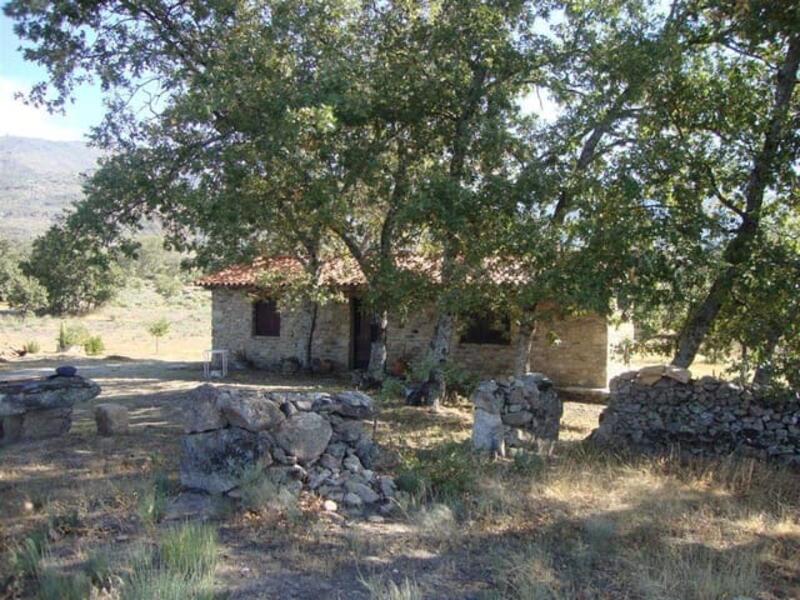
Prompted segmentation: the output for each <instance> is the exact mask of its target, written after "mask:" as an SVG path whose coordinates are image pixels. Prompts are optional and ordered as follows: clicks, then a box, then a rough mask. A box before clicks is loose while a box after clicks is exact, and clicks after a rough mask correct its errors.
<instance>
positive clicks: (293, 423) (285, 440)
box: [275, 412, 333, 464]
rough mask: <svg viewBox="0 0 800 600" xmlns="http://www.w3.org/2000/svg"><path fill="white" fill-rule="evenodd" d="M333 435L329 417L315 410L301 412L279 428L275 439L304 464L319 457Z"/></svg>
mask: <svg viewBox="0 0 800 600" xmlns="http://www.w3.org/2000/svg"><path fill="white" fill-rule="evenodd" d="M331 435H333V429H332V428H331V424H330V423H329V422H328V421H327V419H325V418H323V417H322V416H320V415H318V414H317V413H313V412H299V413H297V414H295V415H293V416H292V417H290V418H289V419H287V420H286V422H285V423H283V425H282V426H281V427H280V429H279V430H278V432H277V434H276V436H275V439H276V440H277V442H278V444H279V445H280V447H281V448H283V450H285V451H286V452H287V453H288V454H290V455H292V456H294V457H296V458H297V460H298V461H299V462H300V463H302V464H307V463H310V462H312V461H314V460H316V459H318V458H319V457H320V456H321V455H322V453H323V452H325V448H326V447H327V446H328V442H329V441H330V439H331Z"/></svg>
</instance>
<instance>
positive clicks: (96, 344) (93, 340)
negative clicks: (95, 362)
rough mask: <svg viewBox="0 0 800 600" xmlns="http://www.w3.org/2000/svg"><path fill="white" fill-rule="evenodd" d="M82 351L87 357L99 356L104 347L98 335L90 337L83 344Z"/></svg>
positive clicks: (104, 349)
mask: <svg viewBox="0 0 800 600" xmlns="http://www.w3.org/2000/svg"><path fill="white" fill-rule="evenodd" d="M83 351H84V352H86V355H87V356H99V355H101V354H103V352H105V351H106V345H105V344H104V343H103V338H101V337H100V336H99V335H90V336H89V337H87V338H86V340H85V341H84V342H83Z"/></svg>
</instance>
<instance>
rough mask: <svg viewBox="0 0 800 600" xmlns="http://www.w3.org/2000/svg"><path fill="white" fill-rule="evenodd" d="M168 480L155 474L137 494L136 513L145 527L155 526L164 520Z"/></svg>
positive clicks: (168, 489) (167, 499)
mask: <svg viewBox="0 0 800 600" xmlns="http://www.w3.org/2000/svg"><path fill="white" fill-rule="evenodd" d="M169 492H170V484H169V480H168V479H167V478H166V477H165V476H163V475H160V474H156V475H155V476H154V477H153V478H152V480H151V481H149V482H148V483H147V485H145V486H144V487H143V488H142V489H141V490H140V492H139V495H138V499H137V503H136V512H137V513H138V515H139V518H140V519H141V520H142V522H143V523H144V524H145V525H155V524H156V523H158V522H160V521H161V519H163V518H164V513H165V511H166V508H167V502H168V501H169Z"/></svg>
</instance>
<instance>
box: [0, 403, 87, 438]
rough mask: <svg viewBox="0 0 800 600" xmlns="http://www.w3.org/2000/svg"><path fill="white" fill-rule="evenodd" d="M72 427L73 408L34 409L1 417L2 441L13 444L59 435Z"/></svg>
mask: <svg viewBox="0 0 800 600" xmlns="http://www.w3.org/2000/svg"><path fill="white" fill-rule="evenodd" d="M71 427H72V408H71V407H67V408H51V409H49V410H33V411H31V412H28V413H25V414H23V415H12V416H10V417H5V418H3V419H0V443H3V444H12V443H15V442H28V441H32V440H42V439H47V438H51V437H57V436H60V435H64V434H65V433H67V432H68V431H69V430H70V428H71Z"/></svg>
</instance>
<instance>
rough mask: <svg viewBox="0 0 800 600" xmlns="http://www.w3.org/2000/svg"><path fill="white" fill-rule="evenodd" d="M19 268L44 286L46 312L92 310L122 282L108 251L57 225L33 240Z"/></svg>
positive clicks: (120, 273)
mask: <svg viewBox="0 0 800 600" xmlns="http://www.w3.org/2000/svg"><path fill="white" fill-rule="evenodd" d="M23 270H24V271H25V273H26V274H27V275H29V276H31V277H34V278H35V279H36V280H37V281H38V282H39V283H40V284H41V285H42V286H44V288H45V289H46V290H47V298H48V306H47V309H48V312H50V313H52V314H56V315H60V314H81V313H85V312H87V311H89V310H92V309H93V308H95V307H97V306H100V305H102V304H104V303H106V302H108V301H109V300H110V299H111V298H112V297H113V296H114V293H115V292H116V291H117V290H118V289H119V288H120V287H121V286H122V282H123V277H122V272H121V270H120V269H119V267H118V265H117V264H116V262H115V259H114V258H113V257H112V256H111V255H110V254H109V253H108V252H106V251H102V250H100V249H98V248H97V246H96V245H95V244H94V243H93V242H92V241H91V240H89V239H85V238H83V237H81V236H80V235H79V234H78V233H77V232H76V231H72V230H70V229H68V228H67V227H65V226H61V225H56V226H53V227H51V228H50V229H49V230H48V231H47V233H45V234H44V235H42V236H41V237H39V238H37V239H36V240H35V241H34V243H33V250H32V252H31V255H30V257H28V259H27V261H26V262H25V263H24V264H23Z"/></svg>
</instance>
